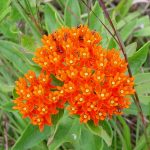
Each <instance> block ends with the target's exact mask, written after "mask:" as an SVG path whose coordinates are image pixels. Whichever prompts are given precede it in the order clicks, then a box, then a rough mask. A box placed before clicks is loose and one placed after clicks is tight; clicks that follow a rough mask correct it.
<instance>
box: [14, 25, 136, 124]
mask: <svg viewBox="0 0 150 150" xmlns="http://www.w3.org/2000/svg"><path fill="white" fill-rule="evenodd" d="M101 40H102V37H101V36H100V35H99V34H98V33H97V32H95V31H91V30H90V29H89V28H88V27H87V26H79V27H76V28H75V27H74V28H67V27H64V28H61V29H59V30H57V31H56V32H54V33H52V34H50V35H48V36H46V35H44V36H43V39H42V42H43V46H42V47H41V48H38V49H37V51H36V52H35V57H34V58H33V60H34V62H35V63H37V64H38V65H40V67H41V68H42V72H43V71H44V72H45V73H46V74H47V75H50V74H53V75H55V76H56V78H57V79H59V80H61V81H63V82H64V85H63V86H61V87H59V86H56V87H55V88H56V89H57V91H55V92H50V88H51V86H50V85H49V84H44V83H43V82H42V81H43V79H42V78H38V79H36V78H35V75H34V74H33V73H30V74H31V76H33V78H30V74H28V75H27V76H26V78H27V80H28V82H29V83H30V84H31V85H30V86H28V84H27V82H26V80H25V79H24V78H23V79H20V81H19V82H18V84H17V87H18V89H17V92H18V94H19V95H20V97H21V98H20V97H19V98H18V100H16V102H17V103H18V106H17V109H19V110H20V111H21V112H22V113H23V114H24V115H25V116H26V115H28V116H30V117H31V120H32V122H33V123H34V124H38V125H43V124H44V123H47V124H49V123H50V120H49V119H48V117H47V116H48V115H49V114H54V113H56V112H57V111H56V106H59V105H58V104H60V102H61V101H60V97H61V100H62V102H63V103H64V102H66V101H67V104H68V106H67V109H68V110H69V112H70V114H72V115H78V116H79V117H80V121H81V122H84V123H86V122H87V121H88V120H93V121H94V123H95V124H98V122H99V121H100V120H104V119H105V118H111V117H112V115H116V114H121V113H122V110H123V109H124V108H128V107H129V104H130V101H129V95H130V94H133V93H134V89H133V78H130V77H129V76H128V75H126V74H125V72H126V71H127V63H126V62H125V60H124V59H122V58H121V57H120V51H117V50H115V49H111V50H106V49H104V48H103V47H102V46H101V45H100V41H101ZM44 79H45V81H48V80H49V78H47V76H45V78H44ZM48 83H49V81H48ZM39 91H40V92H39ZM33 97H35V98H33ZM20 99H21V100H22V102H20ZM33 100H35V101H38V103H42V104H40V105H38V106H37V105H35V103H34V104H32V103H30V105H26V104H27V103H28V102H30V101H31V102H32V101H33ZM45 101H46V102H45ZM47 102H49V103H47ZM20 103H21V104H20ZM38 103H37V102H36V104H38ZM24 106H25V107H24ZM39 106H40V107H39ZM28 107H31V108H28ZM41 107H42V108H41ZM52 108H53V109H52ZM42 110H44V112H43V111H42ZM47 120H48V121H47Z"/></svg>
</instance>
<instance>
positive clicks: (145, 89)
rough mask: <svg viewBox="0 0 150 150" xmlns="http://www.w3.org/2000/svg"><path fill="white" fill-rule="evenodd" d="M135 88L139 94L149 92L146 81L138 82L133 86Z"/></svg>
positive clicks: (149, 86)
mask: <svg viewBox="0 0 150 150" xmlns="http://www.w3.org/2000/svg"><path fill="white" fill-rule="evenodd" d="M135 89H136V90H137V92H138V94H139V95H147V94H149V93H150V83H149V82H148V83H147V82H146V83H144V84H140V85H137V86H135Z"/></svg>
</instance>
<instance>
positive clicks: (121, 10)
mask: <svg viewBox="0 0 150 150" xmlns="http://www.w3.org/2000/svg"><path fill="white" fill-rule="evenodd" d="M131 4H132V0H121V1H120V2H119V4H118V6H117V7H116V8H115V11H117V13H118V14H119V18H122V17H124V16H125V15H126V14H127V13H128V11H129V9H130V6H131ZM120 16H121V17H120Z"/></svg>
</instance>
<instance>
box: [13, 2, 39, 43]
mask: <svg viewBox="0 0 150 150" xmlns="http://www.w3.org/2000/svg"><path fill="white" fill-rule="evenodd" d="M13 4H14V6H15V7H16V9H17V10H18V11H19V13H20V15H21V16H22V17H23V19H24V20H25V21H26V23H27V24H28V26H29V27H30V29H31V31H32V33H33V34H34V37H35V38H36V39H37V40H38V42H39V43H40V42H41V34H40V32H39V30H38V29H37V27H36V26H35V24H34V23H33V21H32V20H31V19H29V16H27V14H26V13H25V11H24V10H22V7H21V6H20V5H19V4H18V2H16V0H14V1H13Z"/></svg>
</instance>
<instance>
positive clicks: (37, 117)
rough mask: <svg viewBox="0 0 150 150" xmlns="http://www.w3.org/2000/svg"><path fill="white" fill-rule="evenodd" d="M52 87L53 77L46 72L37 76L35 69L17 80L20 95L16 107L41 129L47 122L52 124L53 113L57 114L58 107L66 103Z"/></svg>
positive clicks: (17, 90) (17, 89)
mask: <svg viewBox="0 0 150 150" xmlns="http://www.w3.org/2000/svg"><path fill="white" fill-rule="evenodd" d="M31 79H32V80H31ZM51 88H53V86H52V85H51V79H50V78H49V77H48V75H47V74H45V73H44V72H41V73H40V75H39V77H36V75H35V73H34V72H33V71H29V72H28V73H27V74H25V77H23V78H20V79H19V81H17V82H16V92H17V94H18V95H19V97H18V98H17V99H16V100H14V103H15V104H16V105H15V106H14V109H16V110H19V111H20V113H21V114H22V115H23V117H29V118H30V119H31V122H32V123H33V124H34V125H38V126H39V128H40V130H43V128H44V125H45V124H47V125H51V124H52V122H51V115H53V114H57V113H58V110H57V109H58V108H62V105H63V104H64V103H65V101H62V100H60V99H59V95H58V94H57V93H56V92H55V91H54V92H52V91H50V90H51Z"/></svg>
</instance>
